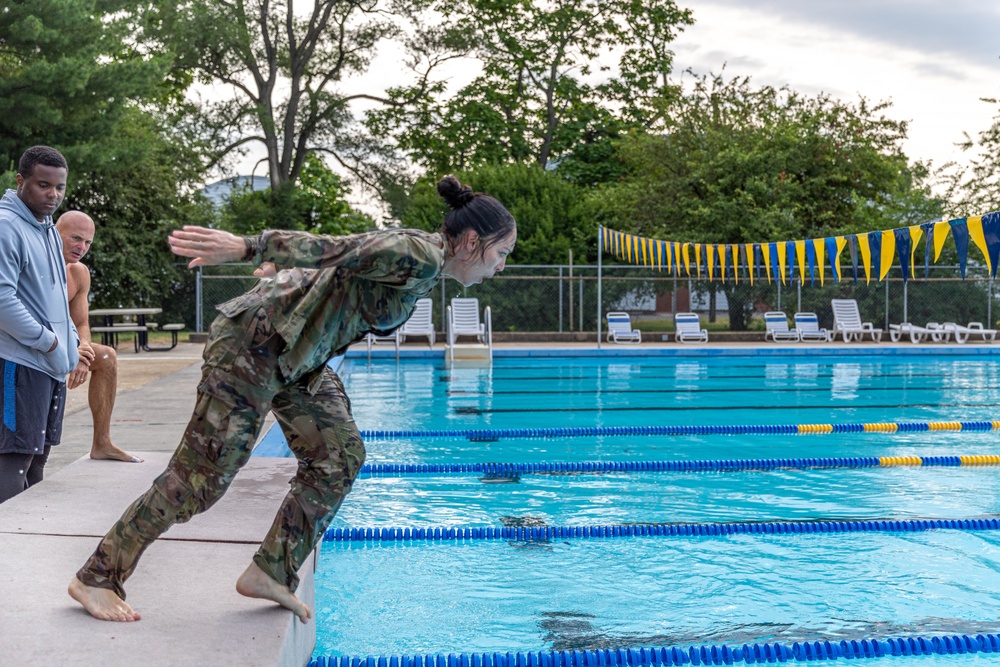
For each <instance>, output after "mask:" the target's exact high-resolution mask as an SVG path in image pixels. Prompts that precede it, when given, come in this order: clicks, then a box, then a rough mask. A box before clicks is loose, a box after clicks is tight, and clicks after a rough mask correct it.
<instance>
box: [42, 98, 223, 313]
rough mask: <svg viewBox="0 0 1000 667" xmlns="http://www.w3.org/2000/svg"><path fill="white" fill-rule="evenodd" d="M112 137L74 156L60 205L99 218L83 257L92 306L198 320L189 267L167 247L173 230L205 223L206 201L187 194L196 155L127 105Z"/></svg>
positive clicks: (195, 175) (157, 123)
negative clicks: (154, 309)
mask: <svg viewBox="0 0 1000 667" xmlns="http://www.w3.org/2000/svg"><path fill="white" fill-rule="evenodd" d="M112 136H113V140H112V141H111V142H109V145H108V146H107V148H106V149H105V150H104V151H102V152H100V153H98V152H96V151H91V152H89V153H88V155H87V159H86V160H78V161H71V162H70V179H71V187H70V189H69V192H68V194H67V197H66V201H65V203H64V204H63V208H62V210H63V211H66V210H70V209H77V210H80V211H84V212H85V213H87V214H88V215H90V216H91V217H93V218H94V222H95V223H96V227H97V231H96V235H95V238H94V245H93V247H92V248H91V251H90V253H89V254H88V255H87V257H86V258H85V260H84V262H85V263H86V264H87V265H88V266H90V268H91V274H92V286H91V293H92V294H93V299H92V303H93V304H94V307H99V306H100V307H127V306H159V307H162V308H163V309H164V315H163V317H164V318H165V319H169V320H170V321H175V322H179V321H185V320H187V323H188V325H189V326H191V325H193V321H191V319H192V318H193V316H194V284H193V279H192V273H191V271H189V270H188V269H187V268H186V267H185V266H184V265H183V263H181V262H180V260H178V259H177V258H176V257H175V256H174V255H173V254H172V253H171V252H170V251H169V249H168V246H167V243H166V239H167V236H168V234H169V233H170V231H171V230H173V229H176V228H178V227H180V226H182V225H189V224H192V225H193V224H205V223H206V222H209V221H210V220H211V216H212V212H211V209H210V207H209V205H208V204H207V203H205V202H199V201H198V200H196V199H194V198H192V197H189V196H185V195H184V194H183V192H185V191H191V190H193V184H194V182H195V181H196V180H197V178H198V176H199V170H198V165H199V160H198V157H197V155H196V154H194V153H193V151H192V150H191V149H190V148H189V147H187V146H186V144H185V143H184V142H183V141H181V140H180V139H179V138H177V137H173V136H172V135H171V134H170V133H169V132H168V131H167V129H166V128H165V127H164V126H163V121H159V120H158V119H156V118H155V117H153V116H151V115H149V114H146V113H143V112H141V111H139V110H138V109H135V108H131V109H127V110H126V111H125V113H124V116H123V117H122V118H121V119H120V121H119V122H118V124H117V126H116V128H115V132H114V134H113V135H112Z"/></svg>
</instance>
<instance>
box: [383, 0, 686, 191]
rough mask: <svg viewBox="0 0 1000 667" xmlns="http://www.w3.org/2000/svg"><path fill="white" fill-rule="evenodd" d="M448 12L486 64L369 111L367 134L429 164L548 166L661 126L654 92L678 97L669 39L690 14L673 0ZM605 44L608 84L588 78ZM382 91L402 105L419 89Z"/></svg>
mask: <svg viewBox="0 0 1000 667" xmlns="http://www.w3.org/2000/svg"><path fill="white" fill-rule="evenodd" d="M451 11H452V14H453V15H455V22H456V24H457V25H458V26H460V27H462V28H464V29H465V30H467V31H468V32H469V33H470V34H471V35H473V37H472V40H473V41H474V43H475V44H476V47H477V48H476V55H477V57H478V58H479V59H480V60H481V61H482V64H483V73H482V74H481V75H480V76H479V77H477V78H476V79H475V80H474V81H473V82H472V83H470V84H469V85H467V86H466V87H464V88H463V89H462V90H460V91H458V93H457V94H455V95H454V96H451V97H445V88H444V86H440V85H439V86H437V87H432V88H430V89H429V90H428V91H427V92H428V93H429V94H428V95H427V96H426V97H424V98H422V99H421V100H420V101H419V102H418V103H417V104H415V105H408V106H403V105H402V104H397V105H394V106H388V107H384V108H380V109H376V110H374V111H372V112H371V113H370V114H369V116H368V119H367V123H368V126H369V128H370V129H371V131H372V133H373V134H374V135H376V136H380V135H384V136H394V137H395V139H396V141H397V142H398V145H399V148H401V149H402V150H403V151H405V152H407V153H408V154H409V155H410V156H411V157H412V158H413V159H414V160H415V161H417V162H418V163H420V164H421V165H423V166H424V167H426V168H427V169H428V170H429V171H431V172H435V173H447V172H450V171H465V170H471V169H475V168H477V167H479V166H481V165H485V164H496V163H504V162H515V163H525V162H534V163H535V164H537V165H539V166H542V167H544V166H546V165H548V163H549V161H550V160H552V159H559V160H561V159H563V158H565V157H566V156H568V155H570V154H572V153H574V152H575V151H576V150H577V149H578V148H579V147H581V146H586V145H589V144H595V143H596V144H600V143H603V142H607V141H609V140H611V139H613V138H615V137H617V136H619V135H620V134H621V133H622V131H623V130H624V129H625V128H630V127H631V128H649V127H654V126H656V125H657V123H658V122H659V121H660V119H661V115H662V111H661V108H660V105H659V103H658V100H660V99H663V98H669V97H672V96H673V95H674V93H673V92H672V91H673V86H672V85H671V84H670V83H669V81H668V79H667V77H668V75H669V72H670V68H671V63H672V60H673V53H672V52H671V51H670V50H669V48H668V46H667V45H668V44H669V43H670V42H671V41H672V40H673V38H674V37H675V35H676V33H677V32H678V31H680V30H681V29H683V27H684V26H686V25H690V24H691V23H692V22H693V20H692V18H691V13H690V11H689V10H682V9H679V8H678V7H677V5H676V3H675V2H674V1H673V0H582V1H581V2H576V3H556V4H552V3H537V2H523V1H520V0H468V1H467V2H466V3H465V4H461V5H458V6H457V7H454V8H451ZM612 52H615V53H617V54H618V56H619V57H618V62H617V67H616V68H615V71H614V72H607V73H606V74H604V73H602V78H604V80H605V83H603V84H601V85H591V84H588V83H585V79H586V78H587V77H588V76H589V75H591V74H593V73H594V72H593V71H592V68H593V63H594V62H595V61H597V59H598V58H599V57H600V56H603V55H606V54H610V53H612ZM389 92H390V97H391V98H392V99H393V100H394V101H396V102H402V101H403V100H408V99H413V98H414V97H415V94H416V93H417V92H419V91H418V90H417V89H415V88H400V89H395V90H392V91H389ZM581 162H582V164H590V165H595V164H596V163H594V162H593V161H587V160H582V161H581ZM613 175H614V174H608V173H603V172H602V170H600V169H594V170H593V173H582V174H575V173H574V174H571V175H570V177H571V178H573V180H575V181H576V182H579V183H591V182H595V181H597V180H599V179H606V178H609V177H612V176H613Z"/></svg>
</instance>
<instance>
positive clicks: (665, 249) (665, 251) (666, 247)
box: [663, 241, 674, 273]
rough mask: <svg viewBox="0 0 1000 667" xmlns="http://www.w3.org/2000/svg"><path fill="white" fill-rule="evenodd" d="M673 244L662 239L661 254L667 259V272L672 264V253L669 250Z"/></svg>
mask: <svg viewBox="0 0 1000 667" xmlns="http://www.w3.org/2000/svg"><path fill="white" fill-rule="evenodd" d="M673 245H674V244H673V243H670V242H669V241H663V255H664V256H665V257H666V259H667V273H670V269H671V268H673V265H674V262H673V257H671V256H670V255H672V254H673V253H671V252H670V249H671V247H672V246H673Z"/></svg>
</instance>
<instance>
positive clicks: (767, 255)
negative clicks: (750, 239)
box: [760, 243, 774, 285]
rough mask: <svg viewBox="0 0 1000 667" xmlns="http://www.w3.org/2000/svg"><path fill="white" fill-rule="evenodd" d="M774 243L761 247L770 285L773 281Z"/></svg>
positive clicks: (765, 271)
mask: <svg viewBox="0 0 1000 667" xmlns="http://www.w3.org/2000/svg"><path fill="white" fill-rule="evenodd" d="M773 245H774V244H773V243H768V244H766V245H762V246H761V247H760V254H761V257H763V258H764V273H766V274H767V284H768V285H770V284H771V283H772V282H773V281H772V280H771V246H773Z"/></svg>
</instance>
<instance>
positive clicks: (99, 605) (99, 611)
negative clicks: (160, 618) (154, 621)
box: [69, 577, 142, 622]
mask: <svg viewBox="0 0 1000 667" xmlns="http://www.w3.org/2000/svg"><path fill="white" fill-rule="evenodd" d="M69 595H70V597H71V598H73V599H74V600H76V601H77V602H79V603H80V604H82V605H83V608H84V609H86V610H87V612H88V613H89V614H90V615H91V616H93V617H94V618H98V619H100V620H102V621H123V622H129V621H138V620H139V619H140V618H142V616H140V615H139V612H137V611H135V610H133V609H132V607H130V606H128V604H126V603H125V600H122V599H121V598H120V597H118V596H117V595H116V594H115V592H114V591H111V590H108V589H106V588H95V587H93V586H88V585H87V584H85V583H83V582H82V581H80V580H79V579H77V578H76V577H73V580H72V581H71V582H69Z"/></svg>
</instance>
